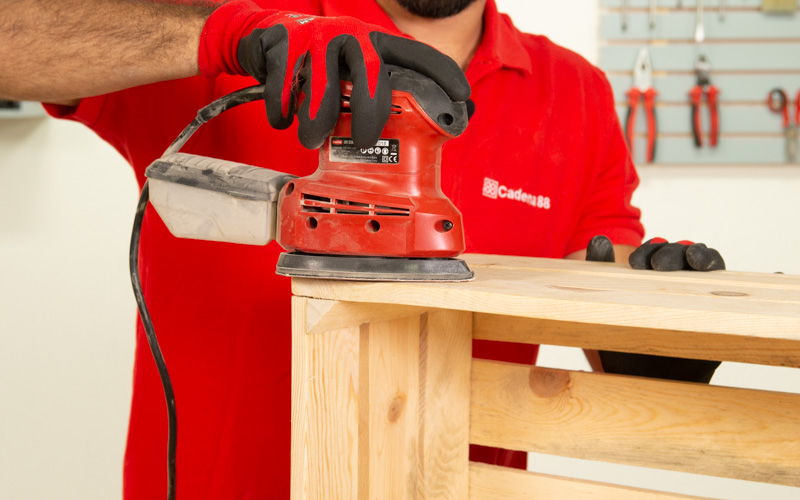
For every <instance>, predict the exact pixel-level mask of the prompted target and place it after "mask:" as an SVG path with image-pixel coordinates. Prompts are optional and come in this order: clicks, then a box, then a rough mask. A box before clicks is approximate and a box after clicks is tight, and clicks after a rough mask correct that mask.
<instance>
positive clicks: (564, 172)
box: [0, 0, 643, 499]
mask: <svg viewBox="0 0 800 500" xmlns="http://www.w3.org/2000/svg"><path fill="white" fill-rule="evenodd" d="M172 3H173V4H174V3H175V2H172ZM182 3H192V2H182ZM208 3H209V2H205V4H208ZM120 4H122V5H120ZM215 7H216V5H210V6H209V5H188V6H187V5H181V6H179V5H165V4H154V3H152V2H126V3H121V2H112V1H108V0H95V1H86V0H82V1H77V0H63V1H59V2H57V3H50V4H48V5H47V6H46V7H40V6H39V5H38V2H16V3H12V4H11V6H10V7H8V8H7V9H6V12H5V13H4V15H5V16H7V17H8V18H9V19H14V20H15V22H13V23H9V26H11V29H10V30H7V33H6V34H5V35H6V36H5V38H3V36H4V35H0V60H4V61H12V63H11V64H9V63H7V65H8V66H9V71H6V68H4V72H2V74H0V95H3V96H8V97H11V98H16V99H30V100H41V101H45V102H51V103H60V104H53V105H50V106H48V109H49V111H50V113H51V114H53V115H55V116H59V117H63V118H68V119H72V120H75V121H79V122H82V123H84V124H86V125H87V126H88V127H90V128H91V129H92V130H94V131H95V132H96V133H97V134H98V135H99V136H100V137H102V138H103V139H104V140H106V141H108V142H109V143H110V144H111V145H113V146H114V147H115V148H116V149H117V150H118V151H119V152H120V153H121V154H122V155H123V156H124V157H125V158H126V159H127V160H128V161H129V162H130V164H131V165H132V166H133V168H134V170H135V172H136V178H137V180H138V182H139V183H140V185H141V184H142V183H143V181H144V178H143V172H144V169H145V168H146V167H147V166H148V165H149V164H150V162H151V161H152V160H154V159H155V158H157V157H159V156H160V155H161V153H162V152H163V151H164V149H165V148H166V147H167V145H168V144H169V143H170V142H171V141H172V140H173V139H174V138H175V137H176V136H177V134H178V133H179V132H180V131H181V129H182V128H183V127H184V126H185V125H186V124H188V122H189V121H190V120H191V119H192V118H193V117H194V115H195V113H196V111H197V109H198V108H200V107H202V106H203V105H205V104H207V103H209V102H210V101H212V100H213V99H215V98H217V97H220V96H222V95H224V94H227V93H229V92H231V91H233V90H236V89H239V88H242V87H245V86H249V85H251V84H252V83H253V79H252V77H251V76H247V75H248V74H249V75H253V76H256V77H257V78H259V79H261V80H264V79H265V78H266V81H267V89H268V92H270V95H268V96H265V97H266V101H267V114H268V119H269V123H267V120H265V117H264V109H263V107H261V106H259V105H248V106H242V107H240V108H237V109H235V110H232V111H230V112H228V113H226V114H224V115H222V116H220V117H219V118H217V119H215V120H214V121H212V122H211V123H210V124H208V125H207V126H206V127H205V128H204V129H202V130H201V131H200V132H199V133H198V134H196V135H195V136H194V137H193V138H192V139H191V140H190V142H189V143H188V144H187V146H186V147H185V148H184V151H187V152H191V153H195V154H202V155H207V156H216V157H220V158H224V159H229V160H233V161H239V162H243V163H249V164H254V165H260V166H265V167H270V168H273V169H276V170H281V171H285V172H290V173H293V174H297V175H306V174H310V173H311V172H313V170H314V169H315V168H316V163H317V152H316V151H314V150H311V149H307V148H306V147H304V146H303V144H305V145H306V146H310V147H314V146H318V145H319V143H320V142H321V140H322V139H323V138H324V136H325V135H326V130H329V129H328V128H327V127H328V122H329V121H330V119H331V116H335V114H337V113H338V104H337V105H336V108H335V111H331V110H332V109H333V108H331V107H330V106H329V101H326V99H325V97H324V96H326V95H327V94H325V91H326V89H327V88H328V87H327V84H328V83H329V81H330V80H335V82H334V83H336V85H337V87H338V78H336V77H335V74H334V73H330V72H329V71H330V67H329V66H328V67H326V65H325V64H324V61H326V60H327V58H328V57H329V56H330V55H331V54H333V56H331V57H332V59H331V60H332V61H341V60H345V61H346V62H347V63H348V65H349V66H350V69H351V72H352V73H354V76H353V77H354V78H359V79H360V83H359V85H360V86H361V87H360V88H361V90H360V92H362V94H363V96H362V97H363V99H362V104H360V105H359V106H361V107H360V111H359V109H355V108H354V113H356V112H358V113H359V114H360V116H363V117H364V118H363V119H364V120H365V121H364V126H363V127H362V129H363V134H364V137H362V139H361V140H363V141H368V140H370V137H368V136H369V134H370V131H371V130H374V129H375V128H376V120H377V122H378V123H377V127H378V130H379V128H380V123H379V122H380V119H381V118H380V117H381V116H382V113H384V112H388V111H387V110H382V108H381V106H382V105H381V104H380V102H379V101H380V96H381V92H384V91H385V89H384V87H381V70H380V60H381V59H386V60H387V61H390V62H392V63H394V64H401V65H406V66H410V67H412V68H414V69H417V70H419V71H422V72H423V73H428V74H430V75H431V76H432V77H433V78H434V79H437V78H438V81H439V83H440V84H441V85H442V86H443V87H445V88H446V90H448V92H451V95H454V96H455V97H457V98H462V99H464V98H466V95H465V89H466V93H467V94H468V90H469V87H471V100H472V101H473V102H474V104H475V112H474V114H473V116H472V118H471V121H470V125H469V126H468V128H467V130H466V132H465V133H464V134H462V135H461V136H460V137H458V138H456V139H453V140H451V141H449V142H448V143H446V144H445V146H444V149H443V154H442V188H443V190H444V192H445V193H446V194H447V195H448V196H449V197H450V198H451V199H452V200H453V202H454V203H455V204H456V206H458V207H459V209H460V210H461V212H462V214H463V218H464V225H465V231H466V244H467V251H468V252H474V253H486V254H509V255H527V256H538V257H553V258H564V257H568V258H583V257H584V255H585V248H586V246H587V244H588V242H589V240H590V239H591V238H592V237H593V236H595V235H597V234H605V235H607V236H608V237H610V238H611V240H612V241H613V242H614V244H615V247H616V250H617V251H616V254H617V258H618V259H619V260H624V259H626V258H627V255H628V254H629V253H630V252H631V251H632V250H633V248H635V247H636V246H637V245H639V244H640V242H641V238H642V235H643V229H642V226H641V224H640V222H639V211H638V210H637V209H636V208H634V207H632V206H631V204H630V199H631V194H632V192H633V190H634V189H635V187H636V185H637V184H638V178H637V176H636V173H635V170H634V168H633V165H632V163H631V159H630V156H629V154H628V151H627V149H626V147H625V144H624V140H623V135H622V133H621V131H620V127H619V124H618V121H617V118H616V113H615V112H614V103H613V99H612V95H611V91H610V87H609V85H608V83H607V81H606V79H605V77H604V76H603V74H602V73H601V72H600V71H599V70H598V69H596V68H594V67H592V66H591V65H590V64H588V63H587V62H586V61H585V60H583V59H582V58H581V57H579V56H578V55H576V54H574V53H572V52H570V51H568V50H565V49H563V48H561V47H558V46H556V45H554V44H553V43H551V42H550V41H549V40H547V39H546V38H544V37H541V36H534V35H528V34H523V33H521V32H519V31H518V30H517V29H516V28H515V27H514V26H513V24H512V23H511V20H510V19H509V18H508V17H507V16H504V15H502V14H499V13H498V12H497V8H496V6H495V4H494V1H493V0H427V1H426V0H359V1H353V0H297V1H288V0H272V1H268V0H265V1H255V2H247V1H236V2H230V3H228V4H226V5H225V6H223V7H221V8H219V9H215ZM264 9H273V10H264ZM212 11H213V13H212ZM284 11H291V13H286V12H284ZM209 15H210V17H209ZM15 16H16V17H15ZM316 16H320V17H316ZM339 16H351V18H347V19H345V18H341V17H339ZM352 18H356V19H358V21H356V19H352ZM365 23H368V24H365ZM343 33H348V34H350V38H347V39H340V38H337V37H338V36H339V35H341V34H343ZM404 35H405V36H410V37H413V38H414V39H416V40H419V41H422V42H425V43H427V44H429V45H431V46H433V47H435V48H436V49H438V50H439V51H441V52H443V53H444V54H447V55H448V56H450V57H451V58H452V59H453V60H454V61H455V65H453V62H452V61H450V60H449V59H447V60H444V59H441V58H440V56H439V55H437V54H432V53H431V52H428V51H427V50H426V49H425V48H423V47H422V46H421V44H416V43H415V44H409V43H408V40H407V39H405V38H403V36H404ZM198 47H199V48H200V49H199V56H198ZM334 49H335V50H334ZM330 50H334V52H329V51H330ZM20 53H22V54H24V55H23V56H21V55H20ZM340 56H341V58H340ZM12 66H13V68H11V67H12ZM459 67H460V68H461V69H462V70H463V72H464V74H465V75H466V80H464V74H461V72H460V71H458V72H455V73H454V72H453V71H452V70H453V68H456V69H458V68H459ZM299 69H301V70H302V71H304V76H305V78H306V85H308V87H307V88H305V89H304V90H306V92H305V93H306V95H311V96H312V98H311V99H310V101H309V103H308V104H304V105H305V106H306V108H303V106H301V107H300V110H299V112H298V113H299V115H298V117H297V119H296V120H292V116H291V113H289V112H288V110H289V109H293V106H292V104H293V103H292V96H293V95H294V94H293V93H292V81H293V78H292V77H293V75H294V74H295V72H296V70H299ZM276 76H277V77H278V78H275V77H276ZM466 81H468V82H469V87H466ZM90 96H92V97H90ZM337 99H338V97H337ZM376 103H377V104H376ZM376 117H377V118H376ZM270 124H272V126H270ZM275 127H278V128H275ZM287 127H288V128H287ZM354 133H355V132H354ZM298 137H299V140H298ZM301 142H302V144H301ZM145 219H146V220H145V224H144V230H143V234H142V257H141V269H142V278H143V282H144V289H145V296H146V299H147V302H148V305H149V307H150V312H151V314H152V317H153V320H154V322H155V323H156V329H157V332H158V335H159V340H160V342H161V345H162V349H163V352H164V356H165V358H166V360H167V363H168V367H169V370H170V373H171V375H172V379H173V385H174V387H175V392H176V395H177V399H178V401H179V404H178V406H179V408H180V410H179V420H180V429H181V431H180V435H179V444H178V450H179V451H178V460H177V461H178V476H179V478H180V479H179V481H180V492H181V493H180V496H181V497H182V498H193V499H204V498H208V499H228V498H230V499H234V498H235V499H240V498H254V499H260V498H279V499H282V498H288V489H289V457H290V451H289V432H290V411H289V410H290V408H289V405H290V377H289V375H290V321H289V314H290V307H289V297H290V292H289V280H288V279H286V278H283V277H279V276H276V275H275V274H274V269H275V263H276V259H277V255H278V253H279V252H280V248H279V247H278V246H277V245H276V244H275V243H272V244H271V245H269V246H267V247H250V246H240V245H232V244H224V243H213V242H200V241H190V240H181V239H176V238H174V237H172V236H171V235H170V234H169V232H168V231H167V229H166V228H165V226H164V225H163V223H162V222H161V220H160V219H159V217H158V216H157V214H155V213H154V212H152V211H151V210H150V209H148V212H147V213H146V216H145ZM474 352H475V355H476V356H480V357H491V358H495V359H503V360H507V361H513V362H519V363H533V362H534V361H535V358H536V348H535V347H533V346H514V348H513V349H509V348H508V347H505V348H502V349H498V348H497V347H495V346H493V345H492V343H489V342H476V343H475V346H474ZM165 412H166V410H165V406H164V399H163V394H162V393H161V386H160V382H159V379H158V374H157V372H156V369H155V366H154V364H153V362H152V360H151V357H150V352H149V350H148V346H147V343H146V341H145V339H144V336H143V332H142V328H141V323H139V325H138V328H137V351H136V362H135V372H134V393H133V402H132V407H131V419H130V427H129V435H128V444H127V451H126V458H125V469H124V478H125V484H124V490H125V498H131V499H133V498H136V499H138V498H163V496H164V491H165V488H166V467H165V465H166V432H167V431H166V419H165ZM472 457H473V459H480V460H485V461H491V462H495V463H502V464H505V465H515V466H518V467H519V466H522V467H524V464H525V459H524V454H522V453H511V452H503V451H500V450H489V449H474V450H473V455H472Z"/></svg>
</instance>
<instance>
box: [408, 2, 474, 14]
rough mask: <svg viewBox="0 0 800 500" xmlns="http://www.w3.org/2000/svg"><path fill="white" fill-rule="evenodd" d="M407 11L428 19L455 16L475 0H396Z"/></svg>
mask: <svg viewBox="0 0 800 500" xmlns="http://www.w3.org/2000/svg"><path fill="white" fill-rule="evenodd" d="M397 3H398V4H400V6H401V7H403V8H404V9H406V10H407V11H408V12H410V13H412V14H414V15H415V16H419V17H426V18H429V19H444V18H446V17H451V16H455V15H456V14H458V13H459V12H461V11H463V10H464V9H466V8H467V7H469V6H470V5H472V4H473V3H475V0H397Z"/></svg>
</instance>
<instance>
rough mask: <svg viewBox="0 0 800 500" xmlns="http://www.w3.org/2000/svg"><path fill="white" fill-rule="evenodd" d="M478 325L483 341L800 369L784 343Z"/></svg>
mask: <svg viewBox="0 0 800 500" xmlns="http://www.w3.org/2000/svg"><path fill="white" fill-rule="evenodd" d="M474 325H475V328H474V331H473V334H474V337H475V338H476V339H480V340H494V341H499V342H517V343H522V344H548V345H558V346H565V347H581V348H584V349H598V350H606V351H620V352H635V353H640V354H653V355H659V356H674V357H679V358H692V359H713V360H717V361H736V362H740V363H755V364H761V365H773V366H788V367H800V349H798V347H797V343H796V342H793V341H786V340H783V339H772V340H769V341H756V342H754V341H753V340H752V339H751V338H749V337H744V336H742V337H738V336H736V337H732V336H728V337H724V338H721V337H720V336H718V335H715V334H713V333H702V332H681V331H675V330H660V329H646V328H630V327H620V326H605V325H592V324H587V323H574V322H565V321H548V320H540V319H535V318H519V317H515V316H500V315H496V314H485V313H476V314H475V317H474Z"/></svg>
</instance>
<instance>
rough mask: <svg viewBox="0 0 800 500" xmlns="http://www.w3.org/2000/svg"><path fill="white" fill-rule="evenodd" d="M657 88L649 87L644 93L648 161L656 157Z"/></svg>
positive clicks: (650, 161)
mask: <svg viewBox="0 0 800 500" xmlns="http://www.w3.org/2000/svg"><path fill="white" fill-rule="evenodd" d="M657 95H658V92H656V91H655V89H652V88H650V89H647V91H646V92H645V93H644V110H645V113H646V114H647V162H648V163H652V162H653V160H654V159H655V157H656V137H657V135H658V130H657V129H656V96H657Z"/></svg>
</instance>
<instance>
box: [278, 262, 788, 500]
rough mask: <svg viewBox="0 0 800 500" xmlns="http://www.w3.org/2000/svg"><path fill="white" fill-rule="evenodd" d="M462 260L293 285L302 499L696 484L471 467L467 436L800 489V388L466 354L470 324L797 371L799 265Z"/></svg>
mask: <svg viewBox="0 0 800 500" xmlns="http://www.w3.org/2000/svg"><path fill="white" fill-rule="evenodd" d="M465 258H466V260H467V261H468V263H469V265H470V267H471V268H472V269H473V270H474V271H475V275H476V279H475V280H474V281H473V282H469V283H446V284H443V283H438V284H437V283H363V282H361V283H359V282H343V281H339V282H336V281H325V280H309V279H294V280H293V281H292V287H293V292H294V293H295V295H296V297H295V298H294V299H293V301H294V302H293V315H294V318H293V354H292V356H293V368H292V370H293V371H292V498H293V499H294V500H298V499H314V500H316V499H328V498H331V499H336V500H339V499H354V500H365V499H370V500H371V499H395V498H396V499H411V498H414V499H440V498H443V499H464V498H471V499H473V500H475V499H500V498H502V499H506V498H512V499H513V498H544V499H547V498H554V499H561V498H569V499H572V498H577V499H580V498H592V499H609V500H610V499H614V500H617V499H620V500H627V499H640V498H641V499H650V498H653V499H660V498H663V499H679V498H690V497H684V496H681V495H673V494H667V493H657V492H648V491H644V490H637V489H632V488H625V487H620V486H615V485H606V484H601V483H594V482H587V481H578V480H572V479H568V478H557V477H552V476H545V475H541V474H532V473H527V472H522V471H515V470H510V469H503V468H498V467H494V466H485V465H482V464H472V465H470V464H469V463H468V443H470V442H472V443H475V444H482V445H489V446H500V447H504V448H510V449H519V450H529V451H536V452H540V453H546V454H553V455H562V456H569V457H576V458H584V459H591V460H601V461H607V462H614V463H622V464H631V465H639V466H645V467H654V468H662V469H667V470H677V471H688V472H692V473H697V474H705V475H712V476H721V477H733V478H739V479H746V480H753V481H761V482H772V483H776V484H784V485H791V486H800V424H798V415H800V395H797V394H782V393H774V392H766V391H756V390H745V389H732V388H723V387H714V386H706V385H701V384H689V383H678V382H668V381H658V380H649V379H644V378H636V377H623V376H616V375H606V374H592V373H580V372H568V371H563V370H553V369H545V368H536V367H533V368H532V367H530V366H521V365H514V364H508V363H498V362H491V361H484V360H472V358H471V341H472V338H473V337H474V338H476V339H485V340H494V341H504V342H522V343H533V344H541V343H547V344H555V345H565V346H573V347H583V348H589V349H606V350H617V351H623V352H639V353H645V354H659V355H671V356H678V357H686V358H696V359H716V360H724V361H740V362H750V363H761V364H771V365H782V366H794V367H800V277H798V276H787V275H777V274H776V275H772V274H756V273H740V272H731V271H725V272H713V273H697V272H683V271H682V272H676V273H658V272H655V271H635V270H632V269H630V268H628V267H627V266H624V265H617V264H608V263H596V262H581V261H563V260H553V259H533V258H524V257H503V256H484V255H468V256H465ZM470 368H471V369H472V373H471V374H470ZM534 492H535V494H534Z"/></svg>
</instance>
